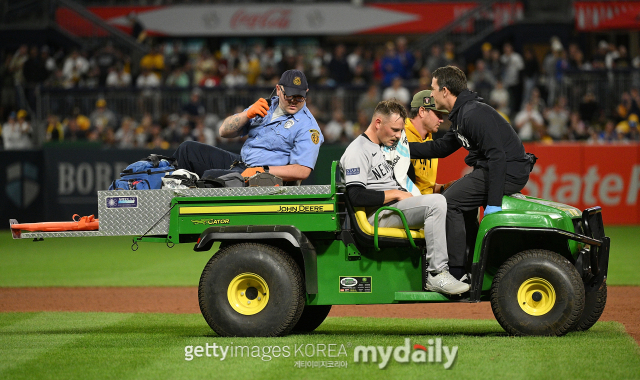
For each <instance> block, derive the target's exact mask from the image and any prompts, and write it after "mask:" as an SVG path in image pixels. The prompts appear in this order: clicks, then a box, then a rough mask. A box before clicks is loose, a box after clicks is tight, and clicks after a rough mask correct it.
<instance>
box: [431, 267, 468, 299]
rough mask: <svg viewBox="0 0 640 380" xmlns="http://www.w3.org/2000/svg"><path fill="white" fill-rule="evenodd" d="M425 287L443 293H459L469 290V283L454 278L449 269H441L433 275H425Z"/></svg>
mask: <svg viewBox="0 0 640 380" xmlns="http://www.w3.org/2000/svg"><path fill="white" fill-rule="evenodd" d="M425 288H426V289H427V290H430V291H432V292H438V293H444V294H461V293H464V292H468V291H469V284H465V283H464V282H462V281H458V280H456V278H455V277H453V276H452V275H451V273H449V271H442V272H440V273H438V274H437V275H435V276H432V275H431V273H429V274H428V275H427V283H426V284H425Z"/></svg>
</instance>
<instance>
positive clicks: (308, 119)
mask: <svg viewBox="0 0 640 380" xmlns="http://www.w3.org/2000/svg"><path fill="white" fill-rule="evenodd" d="M279 100H280V99H279V98H278V97H277V96H275V97H273V98H271V107H269V111H267V115H266V116H264V117H262V116H256V117H254V118H253V119H251V120H249V123H247V124H246V125H245V126H244V128H243V129H242V136H245V135H248V138H247V140H246V141H245V143H244V145H243V146H242V150H241V151H240V155H241V156H242V161H244V163H245V164H246V165H247V166H248V167H254V166H264V165H269V166H284V165H293V164H298V165H302V166H306V167H308V168H311V169H313V168H314V167H315V165H316V160H317V159H318V152H319V151H320V145H322V143H323V142H324V137H323V136H322V132H321V131H320V127H319V126H318V123H317V122H316V119H315V118H314V117H313V115H311V112H310V111H309V109H308V108H307V105H306V104H305V105H304V106H303V107H302V109H301V110H300V111H298V112H296V113H295V114H293V115H287V114H285V115H282V116H280V117H277V118H274V119H273V120H271V117H272V115H273V113H274V111H275V110H276V109H277V107H278V103H279ZM247 109H249V108H247ZM247 109H245V111H246V110H247Z"/></svg>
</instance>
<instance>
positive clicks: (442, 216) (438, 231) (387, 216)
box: [368, 194, 449, 272]
mask: <svg viewBox="0 0 640 380" xmlns="http://www.w3.org/2000/svg"><path fill="white" fill-rule="evenodd" d="M389 206H391V207H395V208H397V209H400V210H401V211H402V212H403V213H404V217H405V218H406V219H407V224H408V225H409V228H413V229H417V228H422V227H424V238H425V240H426V242H427V257H426V259H427V263H428V265H427V271H429V272H440V271H443V270H445V269H446V270H448V269H449V267H448V262H449V255H448V253H447V234H446V229H445V223H446V219H447V201H446V199H445V198H444V197H443V196H442V195H441V194H427V195H420V196H418V197H410V198H406V199H403V200H401V201H400V202H397V203H394V204H390V205H389ZM374 215H375V212H374V213H372V214H371V215H370V216H369V218H368V220H369V223H371V225H373V222H374V221H373V217H374ZM378 220H379V224H378V226H379V227H396V228H398V227H400V228H401V227H402V220H401V219H400V216H398V214H397V213H394V212H392V211H389V210H384V211H381V212H380V214H379V215H378Z"/></svg>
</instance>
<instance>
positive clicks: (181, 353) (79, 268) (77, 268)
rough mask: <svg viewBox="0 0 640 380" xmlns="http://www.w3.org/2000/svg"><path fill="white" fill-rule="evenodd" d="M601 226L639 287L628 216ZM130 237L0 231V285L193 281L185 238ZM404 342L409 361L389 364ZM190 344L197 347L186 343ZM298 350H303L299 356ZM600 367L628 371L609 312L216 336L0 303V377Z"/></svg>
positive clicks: (591, 371) (536, 371)
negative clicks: (523, 325) (551, 322)
mask: <svg viewBox="0 0 640 380" xmlns="http://www.w3.org/2000/svg"><path fill="white" fill-rule="evenodd" d="M607 235H609V236H611V238H612V242H613V243H612V251H611V260H610V269H609V279H608V284H609V285H640V276H638V275H637V273H638V271H639V270H640V255H638V254H637V253H638V243H639V242H640V238H639V236H640V226H635V227H608V228H607ZM130 246H131V240H130V238H126V237H99V238H97V237H96V238H70V239H47V240H45V241H43V242H36V243H33V242H30V241H24V240H23V241H20V240H12V239H11V235H10V234H9V232H8V231H2V232H0V248H1V249H0V263H1V264H0V287H48V286H195V285H197V283H198V279H199V276H200V272H201V270H202V268H203V267H204V265H205V263H206V262H207V260H208V259H209V257H210V255H211V253H210V252H209V253H196V252H194V251H193V250H192V245H191V244H183V245H177V246H175V247H173V248H172V249H169V248H167V247H166V246H165V245H163V244H152V243H147V244H141V245H140V248H139V250H138V251H136V252H132V251H131V249H130ZM0 310H2V309H1V305H0ZM406 339H409V341H408V342H407V341H406ZM438 339H440V343H439V344H440V345H441V346H446V347H447V348H448V349H449V350H452V349H453V348H454V347H457V351H456V357H455V360H452V361H449V364H450V366H451V367H450V369H448V370H447V369H445V368H444V367H445V364H446V363H447V362H448V360H447V357H446V353H450V354H451V352H452V351H446V353H445V352H444V349H439V350H437V349H436V347H440V346H438V343H437V340H438ZM207 344H208V345H209V346H210V347H211V346H213V344H216V345H217V346H221V347H231V348H228V349H231V350H233V349H234V348H236V353H237V347H242V348H240V355H239V356H238V355H236V356H234V357H231V356H229V355H228V356H227V357H225V359H224V360H221V359H222V351H218V352H217V353H218V355H219V356H218V357H215V356H207V355H206V353H207V351H206V347H207ZM329 345H333V348H334V351H333V356H331V357H330V355H331V354H330V353H329V347H330V346H329ZM405 345H406V347H408V351H409V352H408V354H407V355H406V356H407V358H408V359H409V363H402V362H400V361H401V360H403V358H404V357H405V355H404V351H403V349H402V347H405ZM414 345H421V346H424V347H425V348H427V349H428V350H433V352H436V351H439V352H441V353H443V354H442V355H441V356H442V358H441V361H440V362H437V361H436V359H437V356H436V355H434V357H433V360H432V362H429V359H430V358H429V357H428V355H427V354H426V353H425V355H426V356H424V359H425V361H426V363H419V362H417V361H412V357H411V355H413V354H414V353H415V352H419V351H421V350H420V349H419V348H418V349H416V348H414ZM199 346H200V347H203V351H202V352H200V351H196V347H199ZM274 346H277V347H279V349H276V351H274ZM359 346H362V347H373V348H372V349H374V350H376V352H380V351H378V350H381V351H382V353H389V354H391V352H392V351H393V350H396V349H398V347H399V349H398V352H399V354H398V355H399V356H398V359H400V360H396V358H394V356H393V355H390V356H389V360H388V362H387V363H386V365H384V366H383V365H382V364H383V358H382V356H381V355H380V354H378V355H377V357H376V361H375V362H373V360H372V359H373V358H372V356H368V359H367V362H363V357H362V355H360V356H359V359H360V360H359V361H358V362H355V353H356V350H357V349H358V347H359ZM378 346H379V348H378ZM244 347H247V348H246V351H244ZM254 347H257V348H255V349H254ZM284 347H287V351H288V355H287V356H286V357H285V348H284ZM320 349H322V350H324V351H323V352H324V355H321V354H319V351H318V350H320ZM256 350H257V351H256ZM310 350H313V352H314V355H311V356H308V355H307V353H310V352H311V351H310ZM228 352H232V351H228ZM189 353H190V354H189ZM197 353H200V355H201V356H200V357H198V356H196V354H197ZM209 353H210V354H211V355H213V349H212V348H210V351H209ZM369 354H370V353H369ZM409 354H411V355H409ZM190 355H193V356H190ZM276 355H278V356H277V357H276ZM190 358H191V360H187V359H190ZM420 358H423V357H421V356H419V355H418V356H416V359H417V360H420ZM301 363H304V364H301ZM345 363H346V368H344V365H345ZM308 366H311V368H308ZM314 366H316V367H314ZM321 366H322V367H321ZM328 366H331V367H328ZM336 366H337V368H336ZM381 366H383V367H384V368H383V369H381V368H380V367H381ZM301 367H302V368H301ZM603 374H606V377H608V378H614V379H635V378H640V348H639V347H638V345H637V343H636V342H635V341H634V340H633V339H632V338H631V337H630V336H629V335H627V334H626V333H625V330H624V326H623V325H622V324H620V323H617V322H598V323H597V324H596V325H595V326H594V327H593V328H592V329H590V330H589V331H587V332H580V333H570V334H568V335H567V336H564V337H561V338H548V337H526V338H514V337H509V336H508V335H507V334H506V333H505V332H504V330H503V329H502V328H501V327H500V325H499V324H498V323H497V322H496V321H495V320H469V319H467V320H459V319H450V320H442V319H396V318H394V319H386V318H357V317H345V318H333V317H330V318H328V319H327V320H326V321H325V323H323V324H322V325H321V326H320V327H319V328H318V329H317V330H316V331H315V332H314V333H312V334H308V335H291V336H287V337H283V338H221V337H219V336H216V334H215V333H214V332H213V331H212V330H211V329H210V328H209V327H208V326H207V324H206V323H205V321H204V319H203V318H202V316H201V315H199V314H154V313H106V312H101V313H79V312H37V313H0V378H2V379H23V378H29V379H34V378H50V379H58V378H60V379H75V378H78V379H80V378H81V379H94V378H95V379H106V378H114V379H120V378H132V379H158V378H163V379H164V378H167V379H181V378H185V379H196V378H205V377H206V378H223V379H225V380H228V379H247V378H251V379H296V380H298V379H335V378H355V377H359V378H362V377H364V378H367V379H390V378H394V379H396V378H397V379H414V378H434V379H449V378H451V379H456V380H458V379H485V378H486V379H495V378H513V379H525V378H526V379H547V378H548V379H556V378H565V379H591V378H593V379H596V378H597V379H600V378H602V377H603Z"/></svg>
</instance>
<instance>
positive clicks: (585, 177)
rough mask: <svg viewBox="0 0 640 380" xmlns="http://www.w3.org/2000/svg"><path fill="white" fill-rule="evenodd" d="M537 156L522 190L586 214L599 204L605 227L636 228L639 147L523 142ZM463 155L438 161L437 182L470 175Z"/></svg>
mask: <svg viewBox="0 0 640 380" xmlns="http://www.w3.org/2000/svg"><path fill="white" fill-rule="evenodd" d="M525 149H526V150H527V152H531V153H533V154H535V155H536V156H537V157H538V162H537V163H536V166H535V167H534V169H533V172H532V173H531V176H530V178H529V183H528V184H527V186H526V187H525V189H524V190H523V191H522V192H523V193H524V194H527V195H531V196H534V197H538V198H544V199H550V200H553V201H557V202H561V203H566V204H570V205H572V206H575V207H578V208H580V209H582V210H584V209H585V208H587V207H591V206H601V207H602V210H603V211H602V216H603V219H604V222H605V223H606V224H639V223H640V206H639V203H640V202H639V200H638V196H639V195H640V145H637V144H633V145H629V144H610V145H583V144H577V143H564V144H554V145H543V144H525ZM466 154H467V151H466V150H464V149H460V150H458V151H457V152H456V153H455V154H453V155H452V156H450V157H447V158H445V159H441V160H440V163H439V164H438V182H441V183H446V182H448V181H451V180H453V179H456V178H459V177H460V176H462V175H464V174H466V173H468V172H469V171H470V170H471V168H469V167H468V166H466V165H465V164H464V157H465V156H466Z"/></svg>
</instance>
